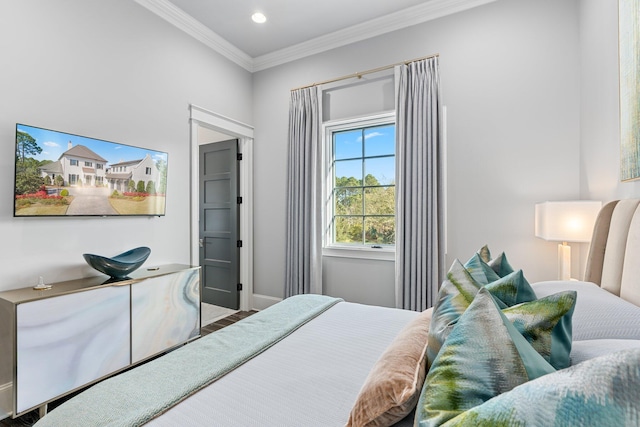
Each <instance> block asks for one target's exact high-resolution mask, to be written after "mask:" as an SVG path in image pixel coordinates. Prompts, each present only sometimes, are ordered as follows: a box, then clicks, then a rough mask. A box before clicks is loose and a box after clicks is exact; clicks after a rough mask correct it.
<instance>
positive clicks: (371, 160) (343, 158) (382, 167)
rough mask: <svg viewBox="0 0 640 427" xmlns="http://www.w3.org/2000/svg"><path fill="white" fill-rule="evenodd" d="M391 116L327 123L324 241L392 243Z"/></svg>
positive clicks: (353, 245)
mask: <svg viewBox="0 0 640 427" xmlns="http://www.w3.org/2000/svg"><path fill="white" fill-rule="evenodd" d="M394 120H395V117H394V115H393V114H391V115H388V114H387V115H384V116H377V117H372V118H366V119H360V120H352V121H349V122H342V123H330V124H328V125H327V126H326V127H325V142H326V147H327V150H326V153H327V154H328V155H327V162H326V163H327V180H326V183H327V185H326V187H327V188H326V193H327V195H328V196H329V197H328V200H329V201H330V203H329V206H328V207H327V215H326V216H327V227H326V229H327V235H326V236H325V246H332V247H351V248H358V249H360V248H376V249H381V248H389V249H393V248H394V247H395V238H396V236H395V122H394Z"/></svg>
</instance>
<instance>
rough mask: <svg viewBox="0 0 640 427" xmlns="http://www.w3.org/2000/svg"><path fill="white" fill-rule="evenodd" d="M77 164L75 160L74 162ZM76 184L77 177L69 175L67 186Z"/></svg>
mask: <svg viewBox="0 0 640 427" xmlns="http://www.w3.org/2000/svg"><path fill="white" fill-rule="evenodd" d="M76 162H77V160H76ZM77 183H78V175H76V174H69V185H76V184H77Z"/></svg>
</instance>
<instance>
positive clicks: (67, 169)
mask: <svg viewBox="0 0 640 427" xmlns="http://www.w3.org/2000/svg"><path fill="white" fill-rule="evenodd" d="M106 166H107V160H106V159H103V158H102V157H101V156H99V155H98V154H96V153H95V152H93V151H92V150H90V149H89V148H87V147H85V146H84V145H76V146H73V145H72V143H71V141H69V145H68V149H67V151H65V152H64V153H62V154H61V155H60V158H59V159H58V160H57V161H55V162H51V163H48V164H46V165H44V166H42V167H41V168H40V174H41V175H42V176H43V177H49V179H50V181H51V183H54V182H55V181H54V180H55V178H56V177H57V176H61V177H62V178H63V180H64V184H63V186H72V185H86V186H95V187H102V186H103V185H104V184H105V177H106Z"/></svg>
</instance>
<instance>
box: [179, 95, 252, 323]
mask: <svg viewBox="0 0 640 427" xmlns="http://www.w3.org/2000/svg"><path fill="white" fill-rule="evenodd" d="M189 112H190V117H189V125H190V145H189V150H190V157H191V161H190V168H189V169H190V170H189V172H190V175H191V180H190V189H189V197H190V204H191V210H190V231H191V233H190V239H189V243H190V247H191V256H190V259H191V261H190V262H191V265H199V263H200V246H199V243H198V242H199V238H200V236H199V221H200V217H199V208H198V206H199V205H198V203H199V180H198V176H199V173H200V161H199V157H200V156H199V151H200V150H199V146H200V145H201V144H200V141H199V139H198V135H199V131H200V129H201V128H207V129H211V130H214V131H216V132H219V133H220V134H222V136H224V138H226V139H229V138H238V152H239V153H242V161H240V164H239V168H240V186H239V190H240V196H241V197H242V204H240V240H242V247H241V248H240V283H242V291H241V292H240V310H242V311H249V310H252V309H253V298H252V296H253V126H250V125H247V124H245V123H242V122H239V121H237V120H234V119H230V118H228V117H225V116H223V115H220V114H217V113H214V112H212V111H209V110H206V109H204V108H202V107H198V106H196V105H193V104H191V105H189ZM223 140H224V139H220V141H223ZM212 142H219V141H207V142H204V141H203V142H202V145H204V144H209V143H212Z"/></svg>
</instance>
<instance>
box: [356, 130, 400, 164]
mask: <svg viewBox="0 0 640 427" xmlns="http://www.w3.org/2000/svg"><path fill="white" fill-rule="evenodd" d="M364 140H365V143H364V155H365V156H366V157H371V156H384V155H389V154H390V155H393V154H395V153H396V126H395V125H386V126H376V127H373V128H367V129H365V131H364Z"/></svg>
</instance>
